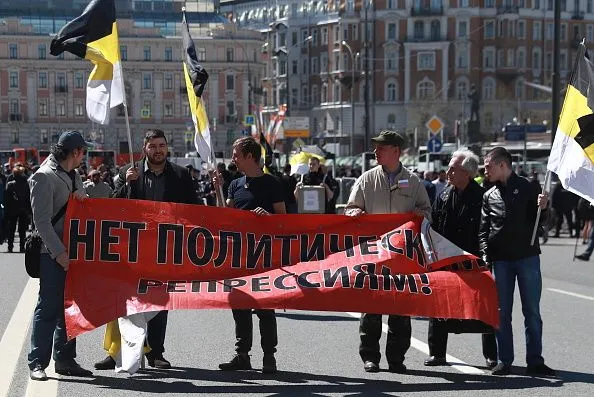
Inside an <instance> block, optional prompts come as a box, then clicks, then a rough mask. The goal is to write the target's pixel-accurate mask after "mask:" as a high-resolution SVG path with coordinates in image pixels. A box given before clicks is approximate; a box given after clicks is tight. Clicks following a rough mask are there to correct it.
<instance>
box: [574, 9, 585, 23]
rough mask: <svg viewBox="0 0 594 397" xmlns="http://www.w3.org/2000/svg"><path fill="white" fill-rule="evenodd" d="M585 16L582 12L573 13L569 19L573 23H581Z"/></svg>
mask: <svg viewBox="0 0 594 397" xmlns="http://www.w3.org/2000/svg"><path fill="white" fill-rule="evenodd" d="M585 16H586V13H585V12H584V11H574V12H573V14H572V15H571V19H573V20H574V21H582V20H583V19H584V17H585Z"/></svg>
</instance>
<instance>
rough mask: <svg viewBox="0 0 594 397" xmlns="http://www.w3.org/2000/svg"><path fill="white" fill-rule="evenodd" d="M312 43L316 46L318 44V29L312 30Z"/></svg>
mask: <svg viewBox="0 0 594 397" xmlns="http://www.w3.org/2000/svg"><path fill="white" fill-rule="evenodd" d="M311 44H312V45H314V46H316V45H318V29H313V30H312V31H311Z"/></svg>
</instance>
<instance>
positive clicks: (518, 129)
mask: <svg viewBox="0 0 594 397" xmlns="http://www.w3.org/2000/svg"><path fill="white" fill-rule="evenodd" d="M525 132H527V133H529V134H542V133H545V132H547V127H546V126H545V125H542V124H527V125H523V124H521V125H506V126H505V140H506V141H523V140H524V133H525Z"/></svg>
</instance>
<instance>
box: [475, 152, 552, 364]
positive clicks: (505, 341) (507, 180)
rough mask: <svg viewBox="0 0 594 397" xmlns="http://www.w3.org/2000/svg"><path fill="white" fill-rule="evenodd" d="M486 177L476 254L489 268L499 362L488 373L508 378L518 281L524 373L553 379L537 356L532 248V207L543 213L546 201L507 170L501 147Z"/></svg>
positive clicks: (488, 160)
mask: <svg viewBox="0 0 594 397" xmlns="http://www.w3.org/2000/svg"><path fill="white" fill-rule="evenodd" d="M485 176H486V177H487V179H488V180H489V181H490V182H494V183H495V186H493V187H492V188H491V189H489V191H487V192H486V193H485V195H484V196H483V207H482V213H481V226H480V231H479V243H480V249H481V254H482V255H483V259H484V260H485V262H487V263H490V264H491V266H492V268H493V275H494V276H495V284H496V286H497V293H498V295H499V330H498V331H497V350H498V358H499V363H498V364H497V366H496V367H495V368H494V369H493V374H494V375H508V374H510V373H511V365H512V363H513V361H514V345H513V334H512V324H511V322H512V306H513V300H514V288H515V284H516V279H517V280H518V287H519V290H520V297H521V300H522V312H523V313H524V324H525V329H526V362H527V364H528V367H527V368H526V374H527V375H544V376H553V375H555V371H554V370H552V369H551V368H549V367H548V366H546V365H545V363H544V358H543V357H542V319H541V317H540V295H541V290H542V276H541V274H540V257H539V254H540V247H539V244H538V240H536V241H535V242H534V244H531V239H532V231H533V228H534V224H535V221H536V212H537V208H538V207H540V208H541V209H543V210H544V209H546V207H547V201H548V198H547V196H546V195H543V194H540V189H538V190H537V189H536V188H535V186H534V185H533V184H531V183H530V182H529V181H528V180H527V179H525V178H522V177H520V176H518V175H516V174H515V173H514V172H513V171H512V157H511V154H510V153H509V152H508V151H507V150H505V149H504V148H502V147H496V148H495V149H493V150H491V151H490V152H489V153H487V155H486V156H485ZM543 218H544V217H543ZM541 219H542V218H541Z"/></svg>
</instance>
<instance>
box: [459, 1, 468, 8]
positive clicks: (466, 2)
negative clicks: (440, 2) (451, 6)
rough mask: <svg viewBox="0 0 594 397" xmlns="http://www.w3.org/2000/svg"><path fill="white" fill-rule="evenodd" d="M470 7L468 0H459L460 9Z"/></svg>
mask: <svg viewBox="0 0 594 397" xmlns="http://www.w3.org/2000/svg"><path fill="white" fill-rule="evenodd" d="M465 7H468V0H458V8H465Z"/></svg>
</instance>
